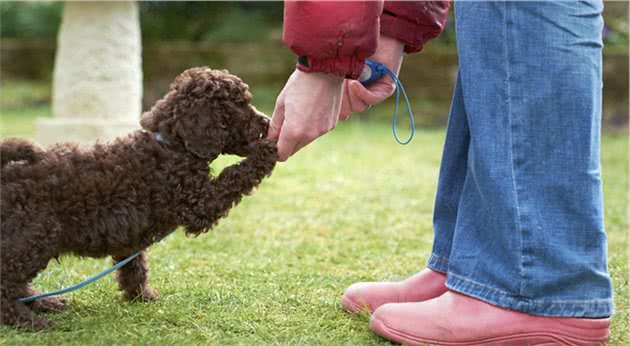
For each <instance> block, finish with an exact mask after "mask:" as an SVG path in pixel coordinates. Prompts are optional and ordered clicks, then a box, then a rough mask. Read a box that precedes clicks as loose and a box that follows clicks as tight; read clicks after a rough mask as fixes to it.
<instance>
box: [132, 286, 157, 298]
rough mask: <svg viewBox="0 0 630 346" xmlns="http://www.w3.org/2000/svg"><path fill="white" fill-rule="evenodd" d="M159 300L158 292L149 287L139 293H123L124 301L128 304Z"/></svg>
mask: <svg viewBox="0 0 630 346" xmlns="http://www.w3.org/2000/svg"><path fill="white" fill-rule="evenodd" d="M159 298H160V292H158V291H157V290H154V289H153V288H150V287H147V288H145V289H143V290H142V291H140V292H134V293H129V292H127V293H125V299H127V300H128V301H130V302H150V301H154V300H158V299H159Z"/></svg>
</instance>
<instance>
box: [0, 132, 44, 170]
mask: <svg viewBox="0 0 630 346" xmlns="http://www.w3.org/2000/svg"><path fill="white" fill-rule="evenodd" d="M45 155H46V150H45V149H44V148H42V147H40V146H39V145H37V144H36V143H35V142H33V141H31V140H28V139H25V138H19V137H9V138H7V139H3V140H2V141H0V167H4V166H6V165H7V164H9V162H12V161H26V162H28V163H29V164H33V163H36V162H39V161H40V160H42V159H43V158H44V156H45Z"/></svg>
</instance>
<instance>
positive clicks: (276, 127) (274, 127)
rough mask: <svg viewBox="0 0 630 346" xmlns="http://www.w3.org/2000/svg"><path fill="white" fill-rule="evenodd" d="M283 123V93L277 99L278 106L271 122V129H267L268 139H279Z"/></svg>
mask: <svg viewBox="0 0 630 346" xmlns="http://www.w3.org/2000/svg"><path fill="white" fill-rule="evenodd" d="M282 123H284V94H281V95H280V96H279V97H278V100H277V101H276V107H275V108H274V110H273V115H272V116H271V123H270V124H269V131H267V139H271V140H275V141H277V140H278V138H279V137H280V129H281V128H282Z"/></svg>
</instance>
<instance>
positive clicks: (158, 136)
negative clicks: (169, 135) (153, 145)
mask: <svg viewBox="0 0 630 346" xmlns="http://www.w3.org/2000/svg"><path fill="white" fill-rule="evenodd" d="M153 139H155V141H156V142H158V143H164V144H168V141H167V140H166V139H164V137H162V134H161V133H160V132H159V131H158V132H153Z"/></svg>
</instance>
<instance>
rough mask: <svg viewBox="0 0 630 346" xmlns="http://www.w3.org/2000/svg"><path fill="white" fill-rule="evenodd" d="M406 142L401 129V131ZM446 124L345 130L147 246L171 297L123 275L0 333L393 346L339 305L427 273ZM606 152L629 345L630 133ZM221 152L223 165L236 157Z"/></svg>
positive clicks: (612, 254) (27, 120) (23, 338)
mask: <svg viewBox="0 0 630 346" xmlns="http://www.w3.org/2000/svg"><path fill="white" fill-rule="evenodd" d="M46 113H47V110H46V109H40V110H35V111H29V112H4V113H3V114H2V117H1V118H0V121H1V122H2V126H1V130H0V134H1V135H2V136H7V135H16V134H17V135H26V136H30V135H32V131H33V127H32V121H33V118H34V116H35V115H36V114H46ZM402 135H403V136H404V134H402ZM443 140H444V133H443V130H430V131H419V132H418V133H417V135H416V138H415V140H414V141H413V142H412V144H411V145H409V146H399V145H397V144H396V143H395V142H394V141H393V139H392V138H391V133H390V129H389V127H388V126H387V125H379V124H361V123H345V124H342V125H340V127H339V128H338V129H337V130H335V131H333V132H332V133H331V134H330V135H327V136H325V137H323V138H321V139H320V140H319V141H317V142H316V143H315V144H313V145H311V146H309V147H307V148H306V149H305V150H303V151H302V152H300V153H299V154H298V155H296V156H295V157H293V158H292V159H291V160H290V161H289V162H288V163H285V164H280V165H279V166H278V167H277V168H276V170H275V172H274V174H273V176H272V177H271V178H270V179H268V180H266V181H265V182H264V183H263V184H262V185H261V187H260V188H259V189H258V191H257V192H256V193H255V194H254V195H253V196H250V197H247V198H246V199H245V200H244V201H243V202H242V203H241V204H240V205H239V206H238V207H236V208H235V209H233V210H232V212H231V213H230V216H229V217H228V218H227V219H225V220H223V221H222V222H221V223H220V224H219V226H218V227H216V229H214V230H213V231H211V232H209V233H208V234H205V235H202V236H200V237H198V238H186V237H185V236H184V235H183V234H181V233H176V234H173V235H172V236H170V237H168V238H167V239H165V240H164V241H162V242H161V243H158V244H155V245H154V246H153V247H152V248H151V250H150V258H151V259H150V262H151V268H152V269H151V278H150V282H151V284H152V286H153V287H154V288H156V289H158V290H159V291H160V292H161V294H162V298H161V299H160V300H159V301H157V302H152V303H133V304H129V303H126V302H123V301H122V300H121V298H120V295H119V293H118V292H117V290H116V285H115V282H114V281H113V278H112V277H107V278H105V279H102V280H101V281H99V282H98V283H96V284H93V285H92V286H89V287H87V288H85V289H83V290H81V291H78V292H75V293H72V294H69V295H68V299H69V302H70V307H69V309H67V310H66V311H64V312H62V313H59V314H54V315H50V319H52V320H53V321H54V323H55V327H54V328H53V329H51V330H47V331H40V332H25V331H19V330H15V329H12V328H7V327H1V328H0V343H2V344H6V345H40V344H50V345H60V344H64V345H108V346H110V345H130V344H131V345H193V344H247V345H257V344H317V345H376V344H387V343H386V342H385V341H384V340H382V339H380V338H378V337H376V336H375V335H374V334H372V333H371V332H370V330H369V328H368V317H367V316H365V315H363V316H350V315H348V314H345V313H344V312H343V311H342V310H341V308H340V302H339V301H340V297H341V295H342V293H343V291H344V289H345V288H346V287H347V286H348V285H350V284H351V283H353V282H355V281H362V280H397V279H401V278H404V277H405V276H407V275H409V274H412V273H414V272H416V271H418V270H419V269H420V268H422V267H423V266H424V263H425V260H426V257H427V255H428V254H429V251H430V248H431V242H432V237H433V233H432V228H431V217H432V216H431V213H432V207H433V199H434V195H435V190H436V182H437V176H438V167H439V162H440V156H441V147H442V144H443ZM602 158H603V165H604V171H603V174H604V182H605V186H604V187H605V197H606V221H607V229H608V235H609V241H610V246H609V258H610V272H611V274H612V277H613V280H614V284H615V299H616V309H617V313H616V315H615V317H614V320H613V335H612V338H611V341H610V344H611V345H628V344H630V338H629V337H628V333H629V332H630V316H629V311H628V309H630V306H629V305H628V304H629V303H628V298H629V293H628V290H629V289H630V285H629V282H628V267H627V265H628V260H629V258H630V257H629V253H628V237H627V236H628V234H627V231H628V137H627V135H625V134H621V135H620V134H616V135H605V136H604V139H603V148H602ZM233 160H234V159H233V158H222V159H221V160H220V162H217V163H215V164H214V165H215V167H216V168H218V169H220V168H221V167H222V166H225V165H226V164H229V163H230V162H233ZM109 265H110V261H109V260H108V259H81V260H79V259H77V258H74V257H64V258H62V259H61V263H56V262H55V261H52V262H51V263H50V265H49V267H48V269H47V270H46V271H45V272H43V273H42V274H41V275H40V276H39V277H38V278H37V280H36V282H35V284H36V286H37V287H39V288H40V289H41V290H44V291H48V290H53V289H57V288H60V287H65V286H68V285H69V284H72V283H75V282H78V281H80V280H82V279H83V278H85V277H86V276H88V275H92V274H94V273H97V272H99V271H101V270H103V269H104V268H106V267H108V266H109Z"/></svg>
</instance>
